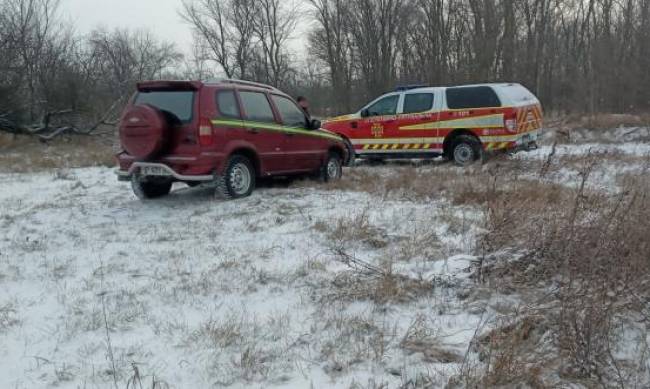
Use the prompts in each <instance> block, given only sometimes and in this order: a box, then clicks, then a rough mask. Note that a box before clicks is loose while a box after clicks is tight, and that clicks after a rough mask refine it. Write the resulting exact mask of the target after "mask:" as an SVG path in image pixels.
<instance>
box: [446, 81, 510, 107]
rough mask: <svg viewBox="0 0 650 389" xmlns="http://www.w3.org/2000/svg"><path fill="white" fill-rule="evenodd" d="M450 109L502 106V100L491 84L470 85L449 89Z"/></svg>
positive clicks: (448, 100)
mask: <svg viewBox="0 0 650 389" xmlns="http://www.w3.org/2000/svg"><path fill="white" fill-rule="evenodd" d="M447 106H448V107H449V108H450V109H466V108H485V107H500V106H501V101H500V100H499V97H498V96H497V94H496V93H494V90H493V89H492V88H490V87H489V86H469V87H462V88H448V89H447Z"/></svg>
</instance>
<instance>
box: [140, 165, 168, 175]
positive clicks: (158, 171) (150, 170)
mask: <svg viewBox="0 0 650 389" xmlns="http://www.w3.org/2000/svg"><path fill="white" fill-rule="evenodd" d="M141 169H142V170H141V173H142V175H144V176H169V175H171V174H170V173H169V171H168V170H167V169H165V168H162V167H160V166H143V167H142V168H141Z"/></svg>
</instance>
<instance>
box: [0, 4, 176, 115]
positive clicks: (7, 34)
mask: <svg viewBox="0 0 650 389" xmlns="http://www.w3.org/2000/svg"><path fill="white" fill-rule="evenodd" d="M58 6H59V1H58V0H1V1H0V119H3V120H5V122H8V123H36V122H39V121H41V120H42V118H43V116H44V115H45V113H47V112H56V111H61V110H72V113H74V114H76V115H75V118H74V120H75V121H81V123H75V124H76V125H79V126H87V125H89V123H92V121H93V120H95V119H97V118H98V117H101V116H102V115H103V114H104V111H105V110H107V109H109V108H110V107H111V106H114V105H118V104H116V103H119V102H120V100H123V99H124V98H125V97H126V96H128V94H129V93H131V92H132V88H133V84H134V83H135V82H136V81H138V80H142V79H152V78H159V77H163V76H164V75H165V73H166V72H169V71H171V70H173V69H175V68H176V67H177V65H178V64H179V61H180V59H181V58H182V56H181V54H180V53H179V52H178V50H177V49H176V48H175V47H174V45H173V44H170V43H164V42H161V41H160V40H158V39H156V37H154V36H153V35H152V34H151V33H149V32H146V31H136V30H134V31H128V30H114V31H104V30H96V31H93V32H92V33H90V34H88V35H85V36H79V35H76V34H75V33H74V29H73V26H71V25H70V24H69V23H64V21H62V20H61V19H60V18H59V16H58V13H57V10H58ZM118 110H119V107H118Z"/></svg>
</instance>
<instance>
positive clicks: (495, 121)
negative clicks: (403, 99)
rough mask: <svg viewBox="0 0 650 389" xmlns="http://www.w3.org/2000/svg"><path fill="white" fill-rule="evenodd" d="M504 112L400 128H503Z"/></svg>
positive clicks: (401, 128)
mask: <svg viewBox="0 0 650 389" xmlns="http://www.w3.org/2000/svg"><path fill="white" fill-rule="evenodd" d="M502 127H503V114H502V113H500V114H496V115H485V116H477V117H472V118H463V119H452V120H445V121H438V122H429V123H422V124H413V125H410V126H402V127H400V128H399V129H400V130H436V129H440V128H502Z"/></svg>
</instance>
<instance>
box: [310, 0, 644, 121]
mask: <svg viewBox="0 0 650 389" xmlns="http://www.w3.org/2000/svg"><path fill="white" fill-rule="evenodd" d="M310 1H311V2H312V4H313V6H314V8H315V9H316V12H315V17H316V19H317V20H318V23H319V27H318V28H317V29H316V30H315V31H313V33H312V35H311V40H310V41H311V48H312V52H313V54H314V55H315V56H316V57H317V58H319V59H320V60H321V61H322V62H323V63H325V64H326V67H327V69H328V71H329V80H331V83H332V86H333V92H332V93H333V95H334V96H333V99H332V101H333V102H339V103H338V105H337V109H338V110H349V109H350V108H352V107H354V106H355V105H357V104H358V102H359V101H358V100H357V101H354V100H353V101H350V98H348V97H347V96H352V99H354V98H356V96H357V93H355V91H358V90H359V89H360V90H362V91H363V92H362V95H363V97H362V100H363V99H367V98H370V97H371V96H374V95H377V94H378V93H380V92H382V91H385V90H388V89H390V88H391V87H392V86H393V85H395V84H397V83H426V84H431V85H446V84H457V83H470V82H485V81H517V82H521V83H522V84H525V85H526V86H527V87H529V88H530V89H531V90H533V91H535V92H536V93H537V94H538V95H539V96H540V98H541V100H542V101H543V102H544V104H545V106H546V108H547V109H554V110H560V111H581V112H593V111H617V112H622V111H639V110H647V109H648V108H650V14H649V12H650V0H618V1H614V0H516V1H515V0H352V1H349V0H310Z"/></svg>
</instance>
